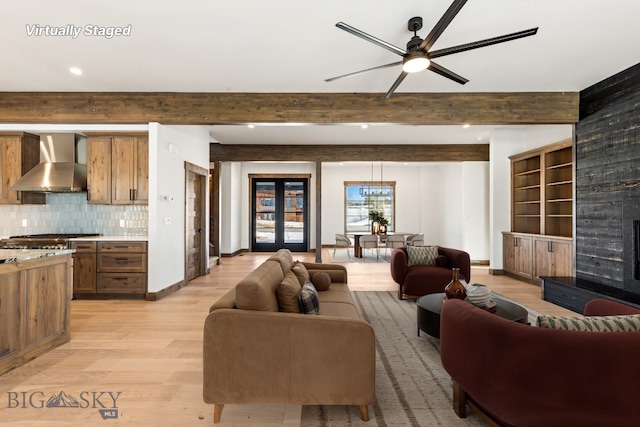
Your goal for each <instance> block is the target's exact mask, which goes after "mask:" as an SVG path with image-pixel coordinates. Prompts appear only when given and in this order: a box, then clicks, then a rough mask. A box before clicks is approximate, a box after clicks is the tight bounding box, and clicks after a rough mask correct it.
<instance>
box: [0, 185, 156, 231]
mask: <svg viewBox="0 0 640 427" xmlns="http://www.w3.org/2000/svg"><path fill="white" fill-rule="evenodd" d="M148 210H149V209H148V206H112V205H90V204H89V203H87V193H50V194H47V204H46V205H0V236H15V235H23V234H42V233H100V234H102V235H104V236H146V235H147V234H148ZM121 220H123V221H124V227H121V226H120V225H121ZM23 222H26V224H27V225H26V226H23Z"/></svg>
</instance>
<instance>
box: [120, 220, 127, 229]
mask: <svg viewBox="0 0 640 427" xmlns="http://www.w3.org/2000/svg"><path fill="white" fill-rule="evenodd" d="M120 227H126V223H125V221H124V219H121V220H120Z"/></svg>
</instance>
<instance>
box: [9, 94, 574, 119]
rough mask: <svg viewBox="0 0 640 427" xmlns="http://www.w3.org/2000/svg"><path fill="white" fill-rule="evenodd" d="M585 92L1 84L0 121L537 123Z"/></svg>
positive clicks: (567, 109) (564, 112) (563, 114)
mask: <svg viewBox="0 0 640 427" xmlns="http://www.w3.org/2000/svg"><path fill="white" fill-rule="evenodd" d="M578 112H579V93H578V92H521V93H397V94H394V95H393V97H391V98H390V99H383V94H381V93H182V92H180V93H164V92H158V93H156V92H0V123H78V124H145V123H149V122H159V123H163V124H181V125H226V124H238V123H287V122H290V123H291V122H293V123H318V124H332V123H333V124H336V123H395V124H408V125H455V124H462V123H469V124H472V125H483V124H486V125H531V124H573V123H576V122H577V121H578V114H579V113H578Z"/></svg>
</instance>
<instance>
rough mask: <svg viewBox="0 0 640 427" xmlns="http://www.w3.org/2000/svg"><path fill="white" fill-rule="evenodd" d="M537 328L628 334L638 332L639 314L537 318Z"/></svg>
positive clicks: (639, 324) (639, 327) (639, 325)
mask: <svg viewBox="0 0 640 427" xmlns="http://www.w3.org/2000/svg"><path fill="white" fill-rule="evenodd" d="M538 326H539V327H541V328H549V329H563V330H567V331H587V332H630V331H639V330H640V314H632V315H627V316H587V317H561V316H546V315H540V316H538Z"/></svg>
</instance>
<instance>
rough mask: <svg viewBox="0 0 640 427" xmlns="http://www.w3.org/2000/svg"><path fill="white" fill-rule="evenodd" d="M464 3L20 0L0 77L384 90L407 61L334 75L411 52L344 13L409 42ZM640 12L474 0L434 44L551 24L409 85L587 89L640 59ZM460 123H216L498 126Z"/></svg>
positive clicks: (331, 132)
mask: <svg viewBox="0 0 640 427" xmlns="http://www.w3.org/2000/svg"><path fill="white" fill-rule="evenodd" d="M450 3H451V0H396V1H394V2H391V1H388V0H348V1H345V0H325V1H317V0H316V1H311V0H306V1H305V0H272V1H265V0H235V1H225V2H223V1H219V0H209V1H204V0H180V1H176V0H155V1H151V0H135V1H132V0H127V1H124V0H92V1H86V0H56V1H51V0H22V1H20V2H11V6H10V7H5V10H4V12H3V13H2V14H1V15H0V44H1V45H2V54H1V55H0V69H1V70H2V73H1V75H0V91H74V92H76V91H79V92H83V91H136V92H138V91H140V92H148V91H151V92H154V91H170V92H173V91H175V92H380V93H384V92H386V91H387V90H388V88H389V87H390V86H391V84H392V83H393V82H394V80H395V79H396V77H397V76H398V74H399V72H400V69H399V67H395V68H391V69H383V70H376V71H372V72H368V73H364V74H360V75H357V76H352V77H348V78H344V79H341V80H338V81H334V82H331V83H326V82H325V81H324V79H326V78H329V77H333V76H337V75H341V74H345V73H348V72H352V71H357V70H361V69H364V68H368V67H374V66H377V65H382V64H386V63H390V62H394V61H397V60H399V59H400V57H399V56H397V55H395V54H393V53H391V52H389V51H387V50H385V49H382V48H380V47H378V46H376V45H373V44H371V43H368V42H366V41H364V40H362V39H360V38H358V37H355V36H353V35H351V34H348V33H346V32H345V31H342V30H340V29H338V28H336V27H335V24H336V23H337V22H339V21H343V22H345V23H347V24H349V25H351V26H354V27H356V28H358V29H360V30H362V31H364V32H367V33H369V34H371V35H373V36H376V37H378V38H380V39H383V40H385V41H387V42H389V43H391V44H394V45H396V46H398V47H401V48H404V47H405V45H406V42H407V41H408V40H409V39H410V37H411V35H412V33H410V32H409V31H408V30H407V20H408V19H409V18H411V17H413V16H422V17H423V19H424V27H423V29H422V30H421V31H419V35H421V36H423V37H424V36H425V35H426V34H427V33H428V32H429V31H430V30H431V28H432V26H433V25H434V24H435V23H436V22H437V20H438V19H439V18H440V17H441V15H442V14H443V13H444V11H445V10H446V9H447V8H448V7H449V5H450ZM638 16H640V2H638V1H633V0H608V1H603V0H562V1H559V0H469V1H468V3H467V4H466V5H465V6H464V7H463V8H462V10H461V11H460V13H459V14H458V15H457V16H456V18H455V19H454V20H453V22H452V23H451V25H450V26H449V27H448V28H447V29H446V30H445V31H444V33H443V34H442V36H441V37H440V38H439V39H438V41H437V42H436V44H435V45H434V47H433V48H434V49H440V48H445V47H449V46H453V45H458V44H462V43H467V42H473V41H476V40H480V39H485V38H489V37H493V36H499V35H503V34H507V33H511V32H515V31H519V30H524V29H528V28H532V27H539V31H538V34H537V35H535V36H532V37H527V38H523V39H520V40H515V41H511V42H507V43H503V44H498V45H494V46H490V47H486V48H481V49H477V50H473V51H468V52H463V53H458V54H454V55H451V56H447V57H442V58H439V59H438V60H437V62H438V63H439V64H441V65H443V66H445V67H447V68H449V69H451V70H452V71H454V72H456V73H458V74H460V75H462V76H464V77H466V78H467V79H469V83H467V84H466V85H464V86H461V85H459V84H457V83H454V82H451V81H449V80H448V79H445V78H443V77H441V76H439V75H437V74H435V73H432V72H429V71H425V72H422V73H419V74H416V75H409V76H408V77H407V78H406V79H405V80H404V82H403V83H402V85H401V86H400V87H399V89H398V90H397V92H512V91H518V92H527V91H580V90H582V89H584V88H586V87H588V86H590V85H592V84H594V83H596V82H598V81H600V80H602V79H604V78H606V77H609V76H611V75H613V74H615V73H617V72H619V71H622V70H624V69H626V68H628V67H630V66H632V65H634V64H635V63H637V62H638V57H637V52H640V37H638V36H637V34H636V27H637V19H638ZM36 24H37V25H40V26H41V27H44V26H46V25H50V26H65V25H73V26H76V27H82V28H81V30H82V31H84V30H85V29H86V28H88V26H89V25H98V26H103V27H110V26H118V27H124V26H128V25H130V26H131V35H129V36H120V37H114V38H111V39H107V38H104V37H100V36H87V35H84V34H81V35H80V36H79V37H77V38H76V39H72V38H70V37H61V36H58V37H54V36H39V37H38V36H29V35H28V34H27V28H28V27H27V26H32V25H36ZM634 52H636V53H634ZM72 66H75V67H79V68H81V69H82V70H83V75H82V76H74V75H72V74H71V73H69V68H70V67H72ZM447 128H448V129H445V127H442V126H441V127H422V126H391V125H387V126H375V125H371V126H369V128H368V129H366V130H363V129H360V128H359V127H354V126H344V127H343V126H321V127H317V126H303V127H301V126H286V127H281V126H278V127H274V126H257V127H256V128H255V129H248V128H246V126H233V127H229V126H226V127H212V130H211V134H212V137H213V138H215V139H216V140H218V141H219V142H222V143H274V142H282V141H283V140H287V141H289V140H292V141H296V143H304V142H308V141H314V142H313V143H331V142H333V143H335V141H342V143H360V142H363V141H364V142H368V143H371V141H376V143H398V141H402V142H404V143H461V142H466V143H473V142H480V141H482V140H483V138H487V135H488V132H490V131H491V130H492V129H493V128H492V127H480V128H478V129H475V130H477V132H475V131H474V129H473V128H470V129H462V128H461V127H457V126H456V127H447ZM363 131H364V132H363ZM365 132H366V133H365ZM363 135H367V136H366V137H365V136H363ZM300 139H302V140H300ZM482 142H486V141H482ZM287 143H289V142H287Z"/></svg>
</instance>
